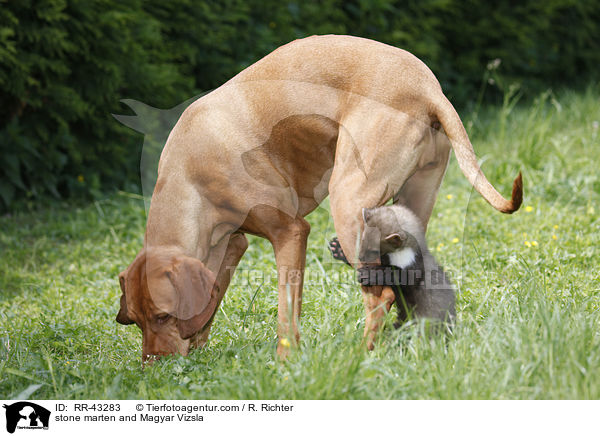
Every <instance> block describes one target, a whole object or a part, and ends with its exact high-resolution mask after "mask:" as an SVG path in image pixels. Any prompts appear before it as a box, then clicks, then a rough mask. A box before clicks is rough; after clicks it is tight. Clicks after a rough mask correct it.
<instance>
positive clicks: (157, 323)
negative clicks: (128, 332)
mask: <svg viewBox="0 0 600 436" xmlns="http://www.w3.org/2000/svg"><path fill="white" fill-rule="evenodd" d="M119 282H120V285H121V290H122V291H123V293H122V295H121V308H120V310H119V313H118V314H117V322H118V323H121V324H133V323H135V324H137V325H138V327H139V328H140V329H141V330H142V358H143V360H144V361H148V360H149V359H151V358H154V357H158V356H163V355H168V354H176V353H177V354H182V355H184V356H185V355H187V354H188V353H189V351H190V348H191V347H192V345H193V343H194V341H193V337H194V336H195V335H197V334H198V332H200V331H201V330H202V329H203V327H204V326H206V325H207V324H208V322H209V321H210V319H211V318H212V316H213V315H214V312H215V309H216V306H217V302H218V299H217V296H218V293H219V290H218V288H217V284H216V280H215V275H214V274H213V273H212V272H211V271H210V270H209V269H208V268H206V267H205V266H204V264H203V263H202V262H200V261H199V260H197V259H194V258H191V257H188V256H184V255H181V254H176V253H173V252H168V251H164V250H162V251H161V250H160V249H148V250H146V249H144V250H142V251H141V252H140V254H138V256H137V257H136V259H135V260H134V261H133V263H132V264H131V265H129V267H128V268H127V269H126V270H125V271H123V272H122V273H121V274H119Z"/></svg>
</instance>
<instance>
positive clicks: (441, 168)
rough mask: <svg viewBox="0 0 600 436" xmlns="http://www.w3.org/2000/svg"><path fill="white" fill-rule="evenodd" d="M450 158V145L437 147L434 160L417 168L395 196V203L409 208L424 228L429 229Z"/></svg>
mask: <svg viewBox="0 0 600 436" xmlns="http://www.w3.org/2000/svg"><path fill="white" fill-rule="evenodd" d="M449 159H450V147H443V146H442V147H437V148H436V149H435V155H434V156H433V160H432V161H430V162H427V163H426V164H425V165H424V166H422V167H421V168H419V169H417V171H416V172H415V173H414V174H413V175H412V176H410V177H409V178H408V180H406V181H405V182H404V184H403V185H402V187H401V188H400V190H399V191H398V193H397V194H396V195H395V196H394V204H398V203H399V204H402V205H403V206H406V207H407V208H409V209H410V210H411V211H412V212H413V213H414V214H415V215H416V216H417V217H418V218H419V220H420V221H421V224H422V225H423V229H424V230H427V224H428V222H429V218H430V217H431V212H432V211H433V206H434V204H435V200H436V198H437V194H438V191H439V189H440V185H441V184H442V179H443V178H444V174H445V173H446V168H447V167H448V161H449Z"/></svg>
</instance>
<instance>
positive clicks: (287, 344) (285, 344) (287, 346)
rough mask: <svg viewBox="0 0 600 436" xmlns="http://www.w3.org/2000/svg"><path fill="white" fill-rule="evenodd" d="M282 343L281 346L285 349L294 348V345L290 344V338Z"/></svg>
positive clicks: (284, 339)
mask: <svg viewBox="0 0 600 436" xmlns="http://www.w3.org/2000/svg"><path fill="white" fill-rule="evenodd" d="M280 343H281V346H282V347H285V348H290V347H291V346H292V344H291V343H290V340H289V339H288V338H283V339H282V340H281V342H280Z"/></svg>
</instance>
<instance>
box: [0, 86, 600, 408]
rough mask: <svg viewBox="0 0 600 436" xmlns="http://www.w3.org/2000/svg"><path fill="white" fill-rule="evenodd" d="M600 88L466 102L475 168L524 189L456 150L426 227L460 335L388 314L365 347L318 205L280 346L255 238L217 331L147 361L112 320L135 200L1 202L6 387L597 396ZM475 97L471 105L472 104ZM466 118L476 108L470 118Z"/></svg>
mask: <svg viewBox="0 0 600 436" xmlns="http://www.w3.org/2000/svg"><path fill="white" fill-rule="evenodd" d="M599 102H600V88H598V87H590V88H589V89H588V91H587V92H585V93H570V92H562V93H560V94H559V95H558V96H555V95H553V94H552V93H546V94H544V95H541V96H540V97H539V98H538V99H537V100H536V101H535V102H533V103H526V104H516V105H515V104H513V103H515V100H514V95H509V96H508V98H507V100H506V101H505V104H504V105H503V106H502V107H500V108H497V107H495V108H494V107H492V108H484V109H483V110H482V111H480V112H479V113H477V114H470V115H466V116H464V118H465V120H466V121H468V122H467V126H468V130H469V132H470V135H471V139H472V142H473V144H474V146H475V148H476V151H477V153H478V156H479V157H480V159H481V161H482V162H483V164H482V165H483V170H484V172H485V173H486V175H487V176H488V178H489V179H490V180H491V181H492V183H493V184H494V185H495V186H496V187H498V188H499V189H500V190H501V191H502V192H504V193H505V194H508V193H509V190H510V186H511V183H512V179H513V178H514V176H515V175H516V174H517V172H518V171H519V170H522V171H523V177H524V183H525V202H524V206H523V208H522V210H521V211H519V212H518V213H516V214H515V215H512V216H507V215H502V214H499V213H498V212H496V211H494V210H493V209H492V208H491V207H490V206H488V205H487V204H486V203H485V202H484V200H482V199H481V198H480V197H479V195H478V194H473V193H472V189H471V187H470V185H469V184H468V182H467V181H466V179H465V178H464V176H463V175H462V174H461V173H460V171H459V170H458V167H457V165H456V162H455V160H454V159H453V160H452V162H451V165H450V168H449V170H448V173H447V174H446V177H445V180H444V183H443V186H442V189H441V192H440V194H439V197H438V201H437V204H436V208H435V210H434V214H433V217H432V220H431V222H430V228H429V230H428V240H429V245H430V247H431V248H432V250H433V251H434V253H435V254H436V256H437V258H438V260H439V261H440V263H441V264H442V265H444V266H445V267H446V269H448V270H449V271H450V272H451V273H452V277H453V279H454V282H455V283H456V285H457V290H458V297H457V312H458V321H457V327H456V329H455V332H454V335H453V337H452V338H451V339H450V340H449V341H447V343H444V342H443V341H442V340H441V339H439V338H437V339H436V338H434V339H431V340H429V339H426V338H424V337H422V336H419V335H415V326H413V325H407V326H404V327H403V328H401V329H399V330H394V329H393V328H391V322H392V321H393V314H390V316H389V319H388V324H387V326H386V329H385V330H384V331H383V333H382V334H381V336H380V339H379V343H378V344H377V347H376V349H375V351H373V352H367V351H365V349H364V347H363V344H362V343H361V339H362V328H363V325H364V312H363V308H362V299H361V295H360V291H359V289H358V287H357V286H356V285H355V284H354V283H353V281H352V278H351V276H349V274H348V273H349V270H348V269H347V268H346V267H344V266H341V265H337V264H334V263H332V262H331V261H330V259H329V256H328V254H327V252H326V251H325V243H326V241H327V240H328V238H329V237H331V236H332V234H333V231H332V228H331V222H330V220H329V216H328V214H327V211H326V209H324V208H322V209H318V210H317V211H316V212H314V213H313V214H312V215H310V216H309V218H308V219H309V221H310V222H311V224H312V227H313V232H312V234H311V237H310V240H309V252H308V259H307V270H308V278H307V283H306V286H305V290H304V305H303V316H302V339H303V342H302V346H301V349H300V351H299V352H296V353H294V354H293V355H292V356H291V358H290V359H289V361H288V362H285V363H281V362H279V361H278V359H277V358H276V355H275V346H276V335H275V329H276V315H277V314H276V307H277V293H276V283H275V270H274V268H275V265H274V259H273V254H272V249H271V247H270V246H269V244H268V243H267V242H265V241H263V240H260V239H258V238H251V246H250V248H249V250H248V252H247V254H246V256H245V257H244V259H243V261H242V264H241V265H240V271H239V273H238V274H237V275H236V277H235V279H234V282H233V283H232V285H231V287H230V288H229V291H228V293H227V295H226V298H225V301H224V304H223V305H222V308H221V309H220V310H219V313H218V314H217V318H216V322H215V326H214V328H213V330H212V335H211V338H210V342H209V344H208V346H207V347H206V348H205V349H204V350H198V351H195V352H193V353H192V354H191V355H190V356H189V357H187V358H182V357H169V358H165V359H163V360H161V361H160V362H158V363H157V364H155V365H153V366H151V367H149V368H147V369H145V370H142V368H141V365H140V358H141V334H140V331H139V330H138V329H137V327H135V326H121V325H118V324H117V323H116V322H115V321H114V317H115V315H116V313H117V310H118V299H119V298H118V297H119V295H120V289H119V286H118V281H117V274H118V273H119V271H121V270H122V269H124V268H125V267H126V266H127V265H128V264H129V263H130V262H131V260H132V259H133V258H134V256H135V254H136V252H137V251H138V249H139V248H140V247H141V244H142V236H143V232H144V225H145V214H144V207H143V202H142V200H141V199H140V198H138V197H136V196H135V195H131V194H126V193H119V194H115V195H114V196H112V197H110V198H107V199H104V200H102V201H96V202H94V203H92V204H90V205H87V206H84V207H80V206H75V205H72V204H57V205H55V206H53V207H50V208H47V209H44V210H41V211H37V212H35V213H15V214H13V215H11V216H4V217H2V218H0V292H1V293H0V398H25V397H28V396H31V397H34V398H37V399H54V398H62V399H85V398H106V399H116V398H118V399H127V398H170V399H187V398H194V399H201V398H212V399H236V398H253V399H266V398H270V399H273V398H280V399H283V398H286V399H303V398H306V399H325V398H331V399H417V398H430V399H488V398H489V399H520V398H522V399H575V398H578V399H591V398H593V399H598V398H600V328H599V327H600V268H599V266H598V259H599V258H600V257H599V255H600V253H598V246H599V244H600V236H599V235H600V231H599V230H600V215H599V213H600V204H599V202H598V200H599V197H600V194H599V193H600V176H599V175H598V161H599V160H600V138H599V136H600V135H599V132H598V130H599V129H598V122H599V121H600V103H599ZM475 115H476V116H475ZM469 120H470V121H469Z"/></svg>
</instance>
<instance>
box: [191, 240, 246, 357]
mask: <svg viewBox="0 0 600 436" xmlns="http://www.w3.org/2000/svg"><path fill="white" fill-rule="evenodd" d="M224 242H226V243H227V248H226V250H225V254H224V255H223V260H221V265H220V267H218V270H219V272H218V274H217V285H218V287H219V294H218V295H217V306H216V309H215V313H214V314H213V316H212V317H211V319H210V321H208V323H207V324H206V325H205V326H204V328H203V329H202V330H201V331H200V332H199V333H198V335H197V336H196V338H195V339H194V340H193V346H195V347H203V346H204V345H205V344H206V341H207V340H208V334H209V333H210V328H211V326H212V323H213V320H214V317H215V315H216V313H217V310H218V309H219V304H220V303H221V300H222V299H223V297H224V296H225V292H226V291H227V287H228V286H229V282H230V281H231V277H232V275H233V272H234V271H235V268H236V267H237V265H238V263H239V262H240V259H241V258H242V256H243V255H244V253H245V252H246V249H247V248H248V239H247V238H246V235H244V234H242V233H233V234H231V236H230V237H229V241H224ZM218 251H219V250H218V249H217V252H218ZM216 254H217V255H218V254H219V253H216ZM209 257H210V255H209ZM209 263H210V260H209Z"/></svg>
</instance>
